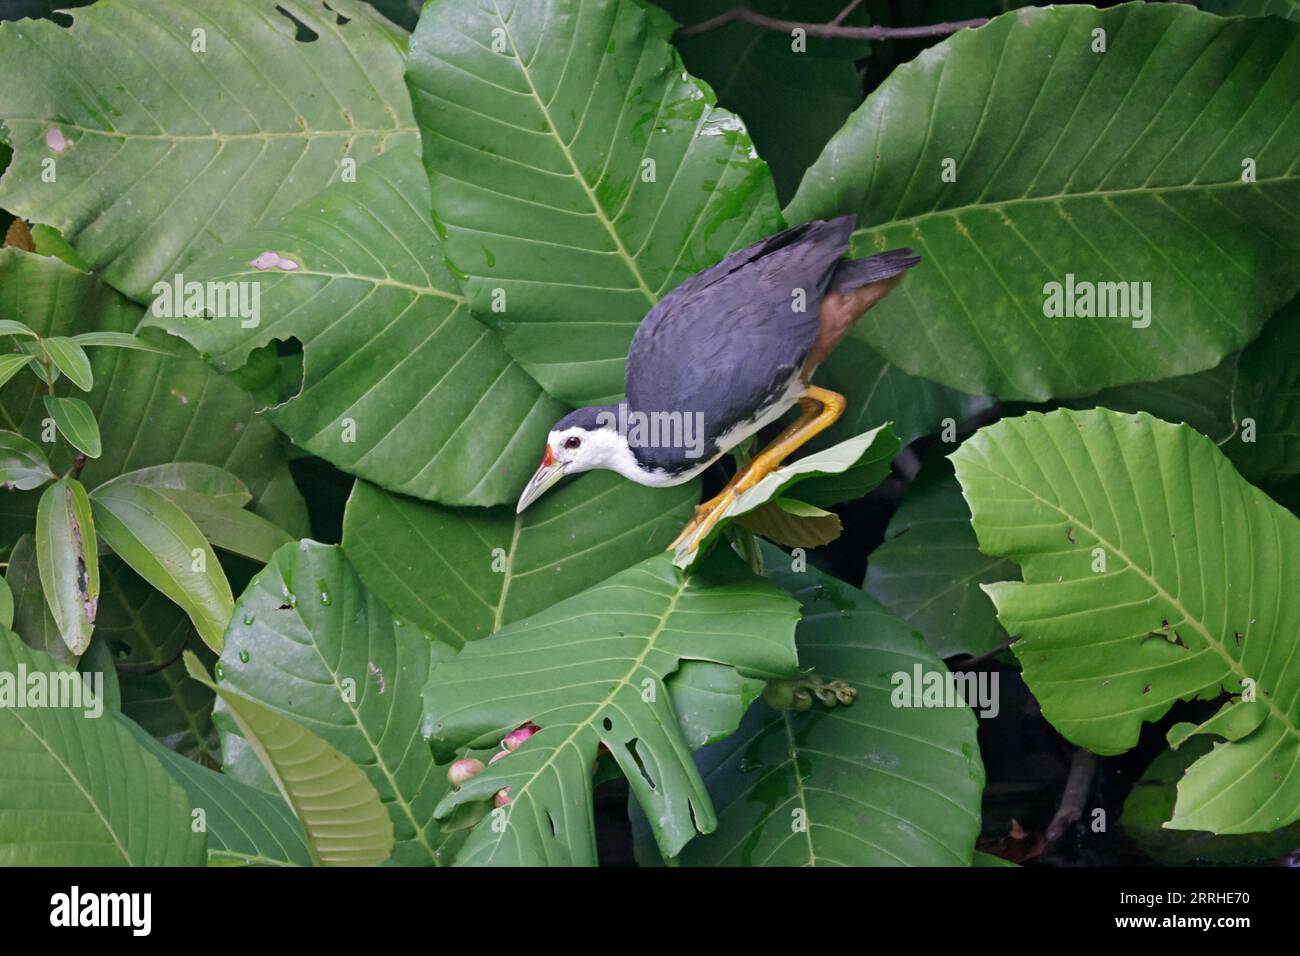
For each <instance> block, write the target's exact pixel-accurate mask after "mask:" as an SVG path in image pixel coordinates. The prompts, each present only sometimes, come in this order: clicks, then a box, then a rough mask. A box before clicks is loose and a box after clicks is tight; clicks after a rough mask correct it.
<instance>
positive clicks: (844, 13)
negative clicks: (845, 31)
mask: <svg viewBox="0 0 1300 956" xmlns="http://www.w3.org/2000/svg"><path fill="white" fill-rule="evenodd" d="M860 6H862V0H851V2H850V3H849V5H848V6H847V7H845V8H844V9H843V10H841V11H840V14H839V16H837V17H836V18H835V19H834V20H832V21H831V26H833V27H837V26H839V25H840V24H841V23H843V22H844V20H845V19H846V18H847V17H848V15H849V14H850V13H852V12H853V11H854V10H856V9H857V8H858V7H860Z"/></svg>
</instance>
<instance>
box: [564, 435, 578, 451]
mask: <svg viewBox="0 0 1300 956" xmlns="http://www.w3.org/2000/svg"><path fill="white" fill-rule="evenodd" d="M581 445H582V439H581V438H579V437H578V436H577V435H570V436H569V437H568V438H566V439H564V447H565V448H578V447H580V446H581Z"/></svg>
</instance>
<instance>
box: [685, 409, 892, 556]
mask: <svg viewBox="0 0 1300 956" xmlns="http://www.w3.org/2000/svg"><path fill="white" fill-rule="evenodd" d="M897 452H898V439H897V438H895V437H894V433H893V432H892V431H890V428H889V423H888V422H886V423H885V424H884V425H881V426H880V427H878V428H874V429H872V430H871V431H869V432H866V433H864V434H862V435H858V436H857V437H856V438H850V439H849V440H848V441H843V442H840V443H839V444H838V445H835V446H833V447H831V448H827V449H825V450H824V451H819V452H814V453H813V454H810V455H807V456H805V457H803V458H800V459H798V460H797V461H795V462H792V463H791V464H788V465H782V466H781V467H780V468H777V469H776V470H775V471H773V472H771V473H770V474H768V475H766V476H764V477H763V478H762V479H761V480H760V481H759V482H758V484H756V485H754V487H752V488H750V489H749V490H748V491H743V492H741V493H740V494H739V495H737V496H736V498H735V500H734V501H732V502H731V504H729V505H728V506H727V507H726V508H725V509H724V510H723V512H722V515H721V518H720V519H719V521H718V523H717V524H715V525H714V526H713V527H712V528H711V529H710V530H709V531H708V533H707V534H705V535H704V536H703V537H701V536H700V535H699V533H698V532H695V533H693V534H692V535H691V536H689V537H687V538H686V539H685V540H684V541H682V542H681V543H680V544H679V545H678V546H677V553H676V556H675V557H674V563H675V564H677V566H678V567H682V568H685V567H690V566H691V565H692V564H694V563H695V562H696V561H697V560H699V557H700V555H702V554H704V553H705V551H706V550H707V549H708V547H709V543H710V542H712V541H714V540H715V539H716V538H717V536H718V534H719V533H720V531H721V529H722V528H723V527H724V525H725V523H726V522H727V521H729V520H732V519H735V518H738V517H739V516H741V515H743V514H747V513H748V512H750V511H753V510H754V509H755V508H758V507H759V506H760V505H762V504H765V503H766V502H768V501H770V500H772V499H774V498H776V497H778V496H780V495H784V494H785V492H786V490H787V489H789V488H790V487H791V486H793V485H796V484H798V485H799V486H800V487H799V491H798V497H799V499H800V500H802V501H804V502H807V503H811V504H814V505H831V504H835V503H837V502H841V501H848V500H851V499H853V498H860V497H862V496H863V495H864V494H866V493H867V492H868V491H870V490H871V489H872V488H874V487H875V486H876V485H878V484H880V482H882V481H884V479H885V476H886V475H888V474H889V464H890V462H891V461H892V460H893V458H894V455H895V454H896V453H897ZM691 545H694V548H693V549H692V550H687V549H688V547H689V546H691Z"/></svg>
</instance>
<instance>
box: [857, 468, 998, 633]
mask: <svg viewBox="0 0 1300 956" xmlns="http://www.w3.org/2000/svg"><path fill="white" fill-rule="evenodd" d="M946 464H947V463H946V462H945V463H943V464H942V466H941V465H940V463H939V462H935V463H933V464H927V466H926V468H925V469H924V470H923V471H922V472H921V475H922V478H921V479H919V480H918V481H917V482H916V483H914V484H913V485H912V487H911V488H910V489H908V492H907V494H906V495H905V496H904V497H903V500H902V503H901V504H899V506H898V510H897V511H895V512H894V516H893V517H892V518H891V519H890V520H889V526H888V527H887V528H886V529H885V540H884V542H883V543H882V544H881V545H880V546H879V547H877V548H876V550H875V551H872V552H871V555H870V557H868V559H867V577H866V580H865V581H864V582H863V584H862V586H863V589H864V590H865V591H867V592H868V593H869V594H870V595H871V596H872V597H874V598H875V599H876V600H878V601H880V603H881V604H883V605H884V606H885V607H887V608H888V609H889V610H890V611H892V612H893V613H895V614H897V615H898V616H899V617H901V618H902V619H903V620H905V621H907V623H908V624H910V625H911V626H912V627H914V628H915V629H916V630H918V631H920V632H921V634H922V635H924V637H925V641H926V643H927V644H928V645H929V646H930V648H931V649H932V650H933V651H935V653H937V654H938V655H939V656H940V657H953V656H955V655H957V654H976V655H979V654H986V653H988V652H989V651H991V650H993V649H995V648H996V647H998V646H999V645H1001V644H1004V643H1006V641H1007V640H1008V638H1007V633H1006V631H1004V630H1003V629H1002V625H1000V624H999V623H998V616H997V610H996V609H995V608H994V607H993V602H992V601H990V600H989V598H988V595H986V594H985V593H984V592H983V591H981V590H980V585H981V584H989V583H992V582H994V581H1006V580H1008V579H1010V578H1014V577H1016V574H1017V571H1016V566H1015V565H1014V564H1012V563H1011V562H1010V561H1007V560H1005V559H1002V558H995V557H989V556H988V555H986V554H981V553H980V550H979V543H978V541H977V540H976V538H975V532H974V530H972V528H971V525H970V508H969V507H968V506H967V504H966V499H964V498H963V497H962V495H961V486H960V485H958V484H957V481H956V479H955V478H953V477H952V476H951V475H952V472H951V469H949V468H947V467H946ZM931 468H936V469H937V470H939V471H940V472H941V473H943V474H944V477H942V478H940V479H937V480H926V479H925V477H924V476H925V475H926V474H927V472H928V471H929V470H930V469H931Z"/></svg>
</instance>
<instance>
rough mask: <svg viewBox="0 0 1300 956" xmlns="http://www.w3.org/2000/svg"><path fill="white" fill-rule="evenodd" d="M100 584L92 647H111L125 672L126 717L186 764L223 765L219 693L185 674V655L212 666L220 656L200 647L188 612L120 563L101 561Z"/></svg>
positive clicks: (121, 681) (122, 673) (108, 557)
mask: <svg viewBox="0 0 1300 956" xmlns="http://www.w3.org/2000/svg"><path fill="white" fill-rule="evenodd" d="M100 579H101V591H100V600H99V614H98V615H97V616H96V618H95V640H94V641H92V642H91V648H92V649H93V648H94V646H95V645H96V644H104V645H105V646H107V647H109V648H111V649H112V653H113V655H114V657H115V660H116V663H117V664H118V665H120V670H119V673H118V684H119V686H120V688H121V695H122V711H123V713H125V714H126V716H127V717H129V718H131V720H133V721H135V722H136V723H137V724H139V725H140V726H141V727H142V728H143V729H144V730H145V731H147V732H148V733H149V734H151V735H152V736H154V737H155V738H157V739H158V740H159V741H160V742H161V743H162V744H164V745H165V746H166V747H167V748H169V749H171V750H175V751H176V752H177V753H179V754H182V755H184V756H185V757H186V758H187V759H189V760H195V761H198V762H200V763H204V764H206V765H208V766H218V765H220V763H221V756H222V755H221V749H220V747H219V746H218V741H217V733H216V730H215V729H214V727H213V724H212V704H213V694H212V692H211V691H210V690H208V689H207V688H206V687H204V686H203V685H202V684H200V683H199V682H198V681H196V680H193V679H191V678H190V676H189V675H188V674H187V673H186V672H185V665H184V663H182V661H181V651H182V650H184V649H185V648H186V647H189V648H190V649H191V650H194V651H195V652H196V653H197V654H198V655H199V659H200V660H201V661H203V662H204V664H205V665H208V666H210V665H212V664H214V663H215V662H216V655H214V654H212V652H211V651H210V650H208V648H207V647H205V646H204V645H203V643H202V642H201V641H199V640H198V636H197V634H195V632H194V628H193V626H192V625H191V624H190V620H189V618H188V617H186V616H185V612H184V611H182V610H181V609H180V608H179V607H177V606H176V605H175V604H173V603H172V602H171V601H170V600H168V599H167V597H166V596H164V595H163V594H161V593H160V592H159V591H157V590H156V589H155V588H154V587H153V586H152V585H150V584H149V583H147V582H146V581H145V580H144V579H142V578H141V577H140V576H139V575H138V574H136V573H135V572H134V571H132V570H131V569H130V568H129V567H127V566H126V565H125V564H124V563H123V562H122V560H121V559H120V558H118V557H116V556H115V555H106V556H105V557H104V558H102V559H101V561H100Z"/></svg>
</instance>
